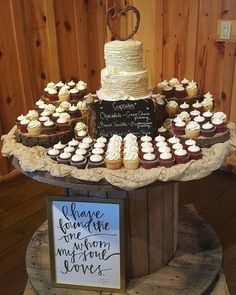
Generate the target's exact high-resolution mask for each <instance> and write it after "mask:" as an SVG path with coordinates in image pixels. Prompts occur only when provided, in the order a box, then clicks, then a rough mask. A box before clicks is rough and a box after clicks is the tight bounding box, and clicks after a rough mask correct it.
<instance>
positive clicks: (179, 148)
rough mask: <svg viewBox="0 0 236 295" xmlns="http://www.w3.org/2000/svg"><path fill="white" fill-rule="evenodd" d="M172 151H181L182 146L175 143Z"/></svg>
mask: <svg viewBox="0 0 236 295" xmlns="http://www.w3.org/2000/svg"><path fill="white" fill-rule="evenodd" d="M172 149H173V150H174V151H175V150H181V149H183V145H182V143H180V142H177V143H175V144H173V145H172Z"/></svg>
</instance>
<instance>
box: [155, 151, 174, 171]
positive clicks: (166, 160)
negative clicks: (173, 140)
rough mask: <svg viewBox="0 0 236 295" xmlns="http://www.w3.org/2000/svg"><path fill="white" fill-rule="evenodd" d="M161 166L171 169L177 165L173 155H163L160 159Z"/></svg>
mask: <svg viewBox="0 0 236 295" xmlns="http://www.w3.org/2000/svg"><path fill="white" fill-rule="evenodd" d="M158 161H159V166H161V167H166V168H170V167H172V166H173V165H174V164H175V158H174V156H173V155H172V154H171V153H161V154H160V155H159V158H158Z"/></svg>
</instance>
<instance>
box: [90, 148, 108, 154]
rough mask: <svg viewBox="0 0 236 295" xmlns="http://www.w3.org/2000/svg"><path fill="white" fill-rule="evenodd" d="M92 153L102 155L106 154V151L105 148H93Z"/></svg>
mask: <svg viewBox="0 0 236 295" xmlns="http://www.w3.org/2000/svg"><path fill="white" fill-rule="evenodd" d="M91 154H92V155H101V156H103V155H104V154H105V151H104V149H103V148H93V149H92V150H91Z"/></svg>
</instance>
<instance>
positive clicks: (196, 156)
mask: <svg viewBox="0 0 236 295" xmlns="http://www.w3.org/2000/svg"><path fill="white" fill-rule="evenodd" d="M188 153H189V155H190V159H191V160H200V159H201V158H202V151H201V149H200V147H199V146H197V145H195V144H194V145H191V146H189V147H188Z"/></svg>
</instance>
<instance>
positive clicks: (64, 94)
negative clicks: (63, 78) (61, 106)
mask: <svg viewBox="0 0 236 295" xmlns="http://www.w3.org/2000/svg"><path fill="white" fill-rule="evenodd" d="M58 98H59V101H68V100H70V92H69V90H68V89H67V87H65V86H63V87H62V88H61V89H60V90H59V93H58Z"/></svg>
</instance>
